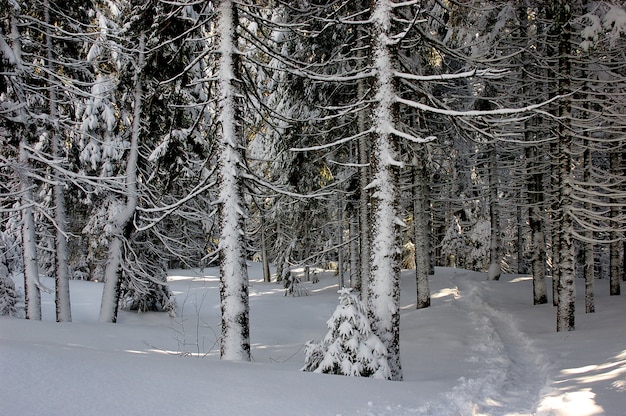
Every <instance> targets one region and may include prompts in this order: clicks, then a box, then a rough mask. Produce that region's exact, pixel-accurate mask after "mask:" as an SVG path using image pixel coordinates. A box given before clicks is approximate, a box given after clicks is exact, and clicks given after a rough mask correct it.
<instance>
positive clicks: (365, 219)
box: [354, 80, 370, 304]
mask: <svg viewBox="0 0 626 416" xmlns="http://www.w3.org/2000/svg"><path fill="white" fill-rule="evenodd" d="M365 90H366V88H365V80H359V81H358V94H359V98H360V97H363V96H365ZM358 124H359V131H365V130H366V129H367V126H366V114H365V110H361V111H360V112H359V114H358ZM358 151H359V164H360V166H361V167H360V168H359V192H360V194H359V249H360V253H361V258H360V266H361V267H360V273H359V275H358V277H357V279H356V281H355V282H354V289H355V290H356V291H358V292H359V293H360V294H361V300H362V301H363V302H364V303H365V304H367V284H368V279H369V276H370V223H369V219H370V190H369V189H368V187H367V185H368V184H369V181H370V166H369V161H370V160H369V152H370V146H369V137H366V136H362V137H361V138H360V139H359V144H358Z"/></svg>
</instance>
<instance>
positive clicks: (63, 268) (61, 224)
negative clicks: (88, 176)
mask: <svg viewBox="0 0 626 416" xmlns="http://www.w3.org/2000/svg"><path fill="white" fill-rule="evenodd" d="M44 19H45V22H46V49H47V59H48V62H47V67H48V74H49V75H48V76H49V77H50V84H49V85H48V91H49V100H50V103H49V108H50V122H51V124H52V126H51V129H52V154H53V156H54V157H55V158H56V159H57V160H61V159H62V158H63V152H62V149H61V143H60V142H61V137H60V135H59V131H58V121H59V120H58V116H59V112H58V108H57V93H56V86H55V84H56V82H55V81H54V80H53V79H51V78H52V76H53V75H52V74H54V73H56V70H55V67H54V64H53V62H54V59H53V49H52V47H53V45H52V35H51V34H50V25H51V20H50V3H49V2H48V1H47V0H46V1H45V2H44ZM53 176H54V202H55V207H54V220H55V223H56V224H55V225H56V227H55V233H56V235H55V240H56V275H55V305H56V320H57V322H71V321H72V307H71V302H70V273H69V267H68V264H67V258H68V252H67V233H66V230H67V217H66V204H65V185H64V184H63V180H62V178H61V175H59V173H58V172H57V171H56V170H55V171H54V175H53Z"/></svg>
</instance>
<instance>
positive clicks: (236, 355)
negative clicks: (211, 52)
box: [217, 0, 250, 361]
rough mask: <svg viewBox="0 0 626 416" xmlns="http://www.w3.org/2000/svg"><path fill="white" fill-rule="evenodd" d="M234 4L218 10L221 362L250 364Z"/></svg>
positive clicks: (220, 7) (241, 147)
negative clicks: (244, 362) (229, 361)
mask: <svg viewBox="0 0 626 416" xmlns="http://www.w3.org/2000/svg"><path fill="white" fill-rule="evenodd" d="M237 24H238V18H237V10H236V4H235V2H234V1H230V0H225V1H223V2H221V4H220V6H219V21H218V31H217V33H219V34H220V37H219V43H218V48H219V50H218V52H219V54H220V56H219V63H218V65H219V68H218V75H217V78H218V80H217V83H218V88H219V97H218V100H219V101H218V102H219V109H218V111H219V114H218V120H219V122H220V125H221V134H220V137H219V161H218V163H219V167H218V172H219V203H220V209H219V213H220V226H221V230H220V241H219V252H220V301H221V308H222V337H221V339H220V341H221V346H220V357H221V359H223V360H236V361H250V324H249V319H250V318H249V310H250V307H249V300H248V270H247V267H246V257H245V255H246V251H245V242H244V227H243V220H244V212H245V207H244V201H243V197H242V195H243V189H242V173H241V169H242V164H243V160H242V156H243V155H242V149H243V146H244V144H243V135H242V131H241V122H242V120H241V109H240V108H239V104H238V102H237V100H238V99H239V97H240V96H241V94H240V93H239V91H238V88H237V85H236V83H237V82H239V80H240V79H239V76H238V73H239V62H238V58H237V57H238V55H237V53H238V52H237V37H236V25H237Z"/></svg>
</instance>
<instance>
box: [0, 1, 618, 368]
mask: <svg viewBox="0 0 626 416" xmlns="http://www.w3.org/2000/svg"><path fill="white" fill-rule="evenodd" d="M0 15H1V20H0V146H1V152H0V177H1V179H0V299H1V300H0V307H1V311H2V313H3V314H19V313H20V310H19V309H20V308H19V306H20V304H21V302H22V300H21V299H23V302H24V315H25V317H26V318H28V319H40V317H41V304H40V291H42V290H54V291H55V293H56V303H57V320H58V321H70V320H71V307H70V305H71V300H70V293H69V284H68V280H69V279H84V280H94V281H96V280H97V281H103V282H104V287H105V289H104V291H103V298H102V307H101V314H100V319H101V320H102V321H108V322H115V320H116V316H117V309H118V307H120V306H121V307H123V308H129V309H137V310H166V311H170V312H171V313H174V311H175V308H176V305H174V304H173V303H172V302H171V296H170V292H169V289H168V286H167V281H166V271H167V269H168V268H171V267H189V268H191V267H202V266H205V265H212V264H219V265H220V268H221V281H222V283H221V300H222V339H221V342H222V346H221V349H222V357H223V358H226V359H236V360H237V359H244V360H245V359H249V350H250V345H249V338H248V337H249V335H248V319H249V317H248V301H247V296H248V291H247V271H246V266H245V265H246V260H250V259H254V260H258V261H262V262H263V264H264V266H265V267H264V270H265V279H266V280H267V281H270V279H276V280H277V281H283V282H289V281H290V274H289V270H290V268H292V267H294V266H312V267H314V266H320V267H324V268H328V267H331V266H332V267H333V268H336V269H337V271H338V276H339V278H340V279H341V283H342V285H345V286H351V287H353V288H354V290H355V293H359V295H360V298H361V299H362V300H363V301H364V304H365V305H366V309H367V311H366V313H367V315H368V318H369V320H370V321H371V325H372V331H373V332H374V333H376V334H377V335H378V336H379V337H380V339H381V340H382V341H383V343H384V344H385V346H386V348H388V349H389V351H390V357H391V359H390V371H391V377H392V378H396V379H399V378H401V369H400V363H399V352H398V349H399V342H398V337H399V334H398V331H399V329H398V327H399V325H398V320H399V313H398V308H399V290H400V289H399V287H400V286H399V273H400V269H401V268H414V269H415V271H416V279H417V282H418V284H417V294H416V296H417V305H418V307H420V308H422V307H428V306H429V304H430V295H429V289H428V274H429V273H431V272H432V270H433V267H434V266H443V265H445V266H454V267H462V268H466V269H471V270H479V271H486V272H488V276H489V278H490V279H494V280H497V279H498V278H499V276H500V273H501V272H502V271H505V272H512V273H529V274H532V276H533V283H534V284H533V299H534V302H535V303H536V304H540V303H546V302H548V301H549V299H550V298H551V299H552V302H553V303H554V304H555V305H556V306H557V308H556V310H557V319H556V322H557V323H556V328H557V330H573V329H574V328H575V311H574V300H573V292H574V286H575V281H576V280H577V279H578V278H580V282H582V283H583V286H584V290H585V294H586V312H593V310H594V299H593V295H594V290H593V284H594V279H598V278H603V279H610V290H611V294H613V295H618V294H619V293H620V280H623V279H624V277H625V276H626V274H625V270H626V265H625V264H624V263H625V262H626V256H624V251H625V248H626V239H625V238H624V225H625V221H624V216H625V214H626V210H625V206H626V205H625V202H626V198H625V194H624V181H625V180H626V153H625V152H626V147H625V140H624V139H625V138H626V108H625V107H626V9H625V8H624V6H623V5H622V4H621V2H617V1H615V2H611V1H582V0H571V1H564V0H555V1H540V0H518V1H504V0H495V1H488V0H469V1H453V0H407V1H390V0H378V1H373V0H372V1H370V0H367V1H366V0H357V1H339V0H337V1H333V0H330V1H324V0H320V1H312V0H311V1H309V0H302V1H286V2H283V1H280V0H276V1H251V0H240V1H227V0H224V1H219V2H210V1H193V0H189V1H183V0H181V1H165V0H148V1H118V0H107V1H104V0H102V1H99V0H89V1H82V0H81V1H62V2H57V1H51V0H41V1H40V0H29V1H20V0H0ZM270 263H273V264H274V265H275V266H276V268H277V273H276V275H274V276H270V273H269V264H270ZM22 275H23V282H24V283H23V292H24V293H18V291H16V286H15V281H14V279H17V278H18V276H19V279H22V277H21V276H22ZM40 275H46V276H51V277H54V278H55V282H56V284H55V287H54V288H46V287H44V286H42V285H41V283H40V280H39V276H40ZM549 282H552V284H549ZM18 286H19V287H22V285H18ZM550 292H551V293H550ZM393 357H397V360H396V361H397V362H394V359H393Z"/></svg>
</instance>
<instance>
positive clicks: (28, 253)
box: [9, 8, 41, 320]
mask: <svg viewBox="0 0 626 416" xmlns="http://www.w3.org/2000/svg"><path fill="white" fill-rule="evenodd" d="M10 10H11V12H12V13H11V34H10V35H9V38H10V39H11V47H12V49H13V54H14V56H15V60H16V62H15V69H16V71H17V72H18V73H21V72H22V71H23V67H22V45H21V36H20V32H19V22H18V20H17V17H16V16H15V14H14V13H15V12H16V10H15V9H14V8H10ZM14 88H15V94H16V96H17V101H18V102H19V103H20V104H21V106H20V109H19V110H18V111H19V115H20V119H22V120H23V121H24V122H25V123H27V122H28V120H29V117H28V114H27V112H26V106H27V100H26V95H25V94H24V91H23V90H22V88H21V86H20V85H19V83H17V82H16V85H15V87H14ZM26 130H27V129H24V130H23V131H22V132H21V135H20V136H21V137H20V143H19V154H18V159H19V163H18V165H17V171H16V173H17V177H18V178H19V181H20V193H21V194H20V214H21V217H22V224H21V225H22V229H21V237H22V256H23V261H24V303H25V306H26V319H33V320H41V292H40V288H41V284H40V282H39V266H38V259H37V233H36V230H35V214H34V212H33V209H34V207H33V205H34V203H35V202H34V198H33V184H32V181H31V177H30V171H31V163H30V159H29V156H28V150H27V149H26V146H27V144H28V142H27V137H28V132H27V131H26Z"/></svg>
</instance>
